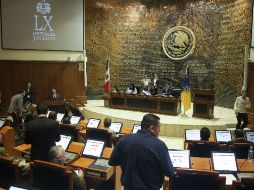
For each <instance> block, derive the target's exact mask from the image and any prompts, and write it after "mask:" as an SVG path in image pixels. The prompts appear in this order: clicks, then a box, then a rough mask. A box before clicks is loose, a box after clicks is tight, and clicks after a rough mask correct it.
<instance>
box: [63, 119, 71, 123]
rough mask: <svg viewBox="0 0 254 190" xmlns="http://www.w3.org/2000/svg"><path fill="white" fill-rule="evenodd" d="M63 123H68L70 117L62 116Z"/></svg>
mask: <svg viewBox="0 0 254 190" xmlns="http://www.w3.org/2000/svg"><path fill="white" fill-rule="evenodd" d="M63 124H67V125H70V124H71V119H70V118H69V117H64V118H63Z"/></svg>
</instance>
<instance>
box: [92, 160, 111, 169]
mask: <svg viewBox="0 0 254 190" xmlns="http://www.w3.org/2000/svg"><path fill="white" fill-rule="evenodd" d="M88 168H92V169H96V170H107V169H108V168H110V165H108V160H106V159H97V160H96V162H94V163H92V164H91V165H90V166H89V167H88Z"/></svg>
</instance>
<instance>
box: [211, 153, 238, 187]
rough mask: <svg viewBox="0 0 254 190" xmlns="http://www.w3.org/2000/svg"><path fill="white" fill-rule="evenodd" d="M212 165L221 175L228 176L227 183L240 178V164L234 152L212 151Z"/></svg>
mask: <svg viewBox="0 0 254 190" xmlns="http://www.w3.org/2000/svg"><path fill="white" fill-rule="evenodd" d="M212 167H213V170H214V171H216V172H218V173H219V174H220V176H225V177H226V184H227V185H230V184H232V182H233V180H236V179H238V176H237V172H238V166H237V161H236V157H235V153H233V152H212Z"/></svg>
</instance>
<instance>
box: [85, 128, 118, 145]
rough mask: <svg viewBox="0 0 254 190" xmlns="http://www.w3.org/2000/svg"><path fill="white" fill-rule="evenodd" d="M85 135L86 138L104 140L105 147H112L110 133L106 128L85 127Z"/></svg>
mask: <svg viewBox="0 0 254 190" xmlns="http://www.w3.org/2000/svg"><path fill="white" fill-rule="evenodd" d="M86 137H87V139H93V140H100V141H104V142H105V146H106V147H112V144H113V140H112V133H109V132H108V130H107V129H100V128H87V129H86Z"/></svg>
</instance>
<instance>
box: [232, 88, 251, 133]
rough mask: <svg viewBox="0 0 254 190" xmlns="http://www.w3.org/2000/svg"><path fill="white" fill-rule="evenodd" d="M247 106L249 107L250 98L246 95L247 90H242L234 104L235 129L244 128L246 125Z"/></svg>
mask: <svg viewBox="0 0 254 190" xmlns="http://www.w3.org/2000/svg"><path fill="white" fill-rule="evenodd" d="M248 108H250V100H249V98H248V97H247V92H246V91H242V95H241V96H238V97H237V98H236V101H235V105H234V110H235V114H236V119H237V124H236V129H244V128H245V127H246V126H247V125H248V114H247V109H248ZM242 122H243V123H242Z"/></svg>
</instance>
